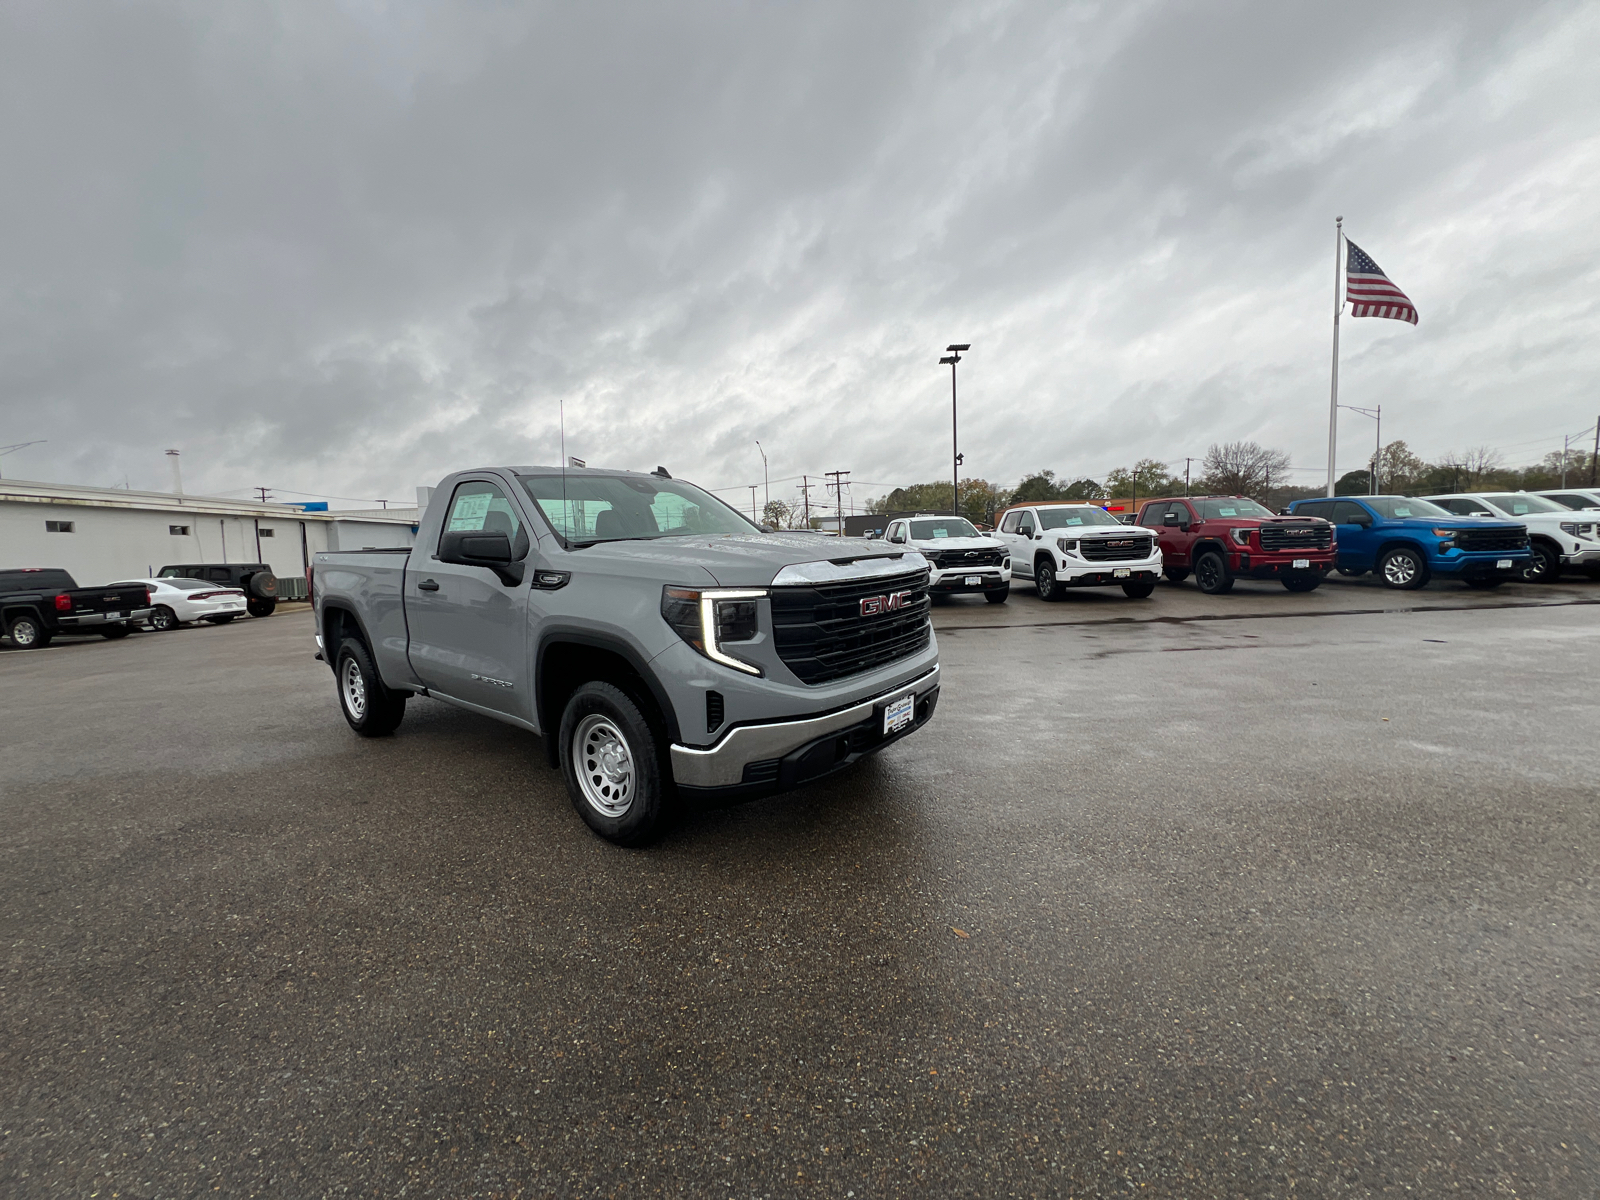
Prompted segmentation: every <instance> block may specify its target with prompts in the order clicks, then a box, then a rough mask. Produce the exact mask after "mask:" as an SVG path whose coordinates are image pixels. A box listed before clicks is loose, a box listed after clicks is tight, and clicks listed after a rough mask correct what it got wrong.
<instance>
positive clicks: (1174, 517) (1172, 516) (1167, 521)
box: [1161, 512, 1179, 525]
mask: <svg viewBox="0 0 1600 1200" xmlns="http://www.w3.org/2000/svg"><path fill="white" fill-rule="evenodd" d="M1161 523H1162V524H1163V525H1177V524H1179V521H1178V514H1177V513H1175V512H1169V513H1168V514H1167V515H1166V516H1164V517H1162V518H1161Z"/></svg>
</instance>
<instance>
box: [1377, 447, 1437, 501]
mask: <svg viewBox="0 0 1600 1200" xmlns="http://www.w3.org/2000/svg"><path fill="white" fill-rule="evenodd" d="M1427 471H1428V464H1427V463H1425V462H1423V461H1422V460H1421V459H1420V458H1418V457H1417V456H1416V455H1415V454H1413V453H1411V447H1409V446H1407V445H1406V444H1405V443H1404V442H1399V441H1396V442H1390V443H1389V444H1388V445H1387V446H1385V447H1384V448H1383V453H1382V454H1381V455H1379V457H1378V491H1379V492H1380V493H1384V494H1388V493H1390V492H1408V491H1413V490H1415V489H1416V487H1417V486H1418V485H1419V484H1420V483H1421V482H1422V478H1423V476H1424V475H1425V474H1427Z"/></svg>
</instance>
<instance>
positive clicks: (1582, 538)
mask: <svg viewBox="0 0 1600 1200" xmlns="http://www.w3.org/2000/svg"><path fill="white" fill-rule="evenodd" d="M1427 499H1429V500H1431V501H1432V502H1433V503H1435V504H1437V505H1438V506H1439V507H1440V508H1443V509H1446V510H1447V511H1449V512H1453V513H1457V514H1459V515H1460V516H1463V517H1475V516H1485V517H1509V518H1511V519H1512V520H1515V521H1520V522H1521V523H1522V524H1524V525H1526V526H1527V527H1528V545H1529V549H1531V550H1532V551H1533V561H1532V563H1530V564H1529V566H1528V568H1527V569H1526V570H1525V571H1523V573H1522V577H1523V579H1525V580H1527V581H1528V582H1529V583H1555V582H1556V581H1557V580H1558V579H1560V578H1561V571H1562V569H1563V568H1565V567H1571V568H1574V569H1576V570H1579V571H1583V572H1585V573H1586V574H1588V575H1589V577H1590V578H1592V579H1600V525H1597V524H1596V521H1595V518H1594V516H1593V514H1584V513H1579V512H1574V511H1573V510H1572V509H1570V508H1568V507H1567V506H1566V505H1564V504H1557V503H1556V502H1555V501H1554V500H1547V499H1545V497H1543V496H1539V495H1534V494H1531V493H1528V492H1457V493H1455V494H1454V495H1450V496H1429V497H1427ZM1585 516H1587V517H1588V519H1587V520H1585Z"/></svg>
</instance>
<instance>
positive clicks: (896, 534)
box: [883, 513, 1011, 604]
mask: <svg viewBox="0 0 1600 1200" xmlns="http://www.w3.org/2000/svg"><path fill="white" fill-rule="evenodd" d="M883 536H884V537H885V538H886V539H887V540H889V541H891V542H893V543H895V545H897V546H912V547H914V548H915V549H917V550H920V551H922V557H923V558H925V559H927V560H928V565H929V566H930V567H932V568H933V571H932V575H931V576H930V577H929V580H928V594H929V595H930V596H950V595H954V594H956V593H958V592H982V593H983V598H984V599H985V600H987V601H988V602H989V603H990V604H1002V603H1004V602H1005V598H1006V597H1007V596H1009V595H1010V594H1011V560H1010V558H1009V557H1007V555H1006V548H1005V546H1004V544H1002V543H1001V542H1000V541H998V540H997V539H995V538H992V537H988V536H986V535H985V534H981V533H979V532H978V531H977V530H976V529H974V528H973V527H972V522H971V521H968V520H967V519H966V518H965V517H937V516H930V515H928V514H927V513H918V514H917V515H916V516H914V517H905V518H902V519H899V520H895V521H891V522H889V527H888V528H887V529H885V530H884V531H883Z"/></svg>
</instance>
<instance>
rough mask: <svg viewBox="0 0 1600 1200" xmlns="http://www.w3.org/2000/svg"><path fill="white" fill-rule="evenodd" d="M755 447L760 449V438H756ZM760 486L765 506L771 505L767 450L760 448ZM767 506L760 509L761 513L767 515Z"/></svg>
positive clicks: (769, 506)
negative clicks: (764, 493)
mask: <svg viewBox="0 0 1600 1200" xmlns="http://www.w3.org/2000/svg"><path fill="white" fill-rule="evenodd" d="M756 449H757V450H761V439H760V438H757V439H756ZM761 486H762V487H763V488H764V489H765V490H766V498H767V508H771V507H772V484H771V483H769V482H768V481H767V452H766V451H765V450H761ZM767 508H764V509H762V510H761V515H762V516H766V515H767Z"/></svg>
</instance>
